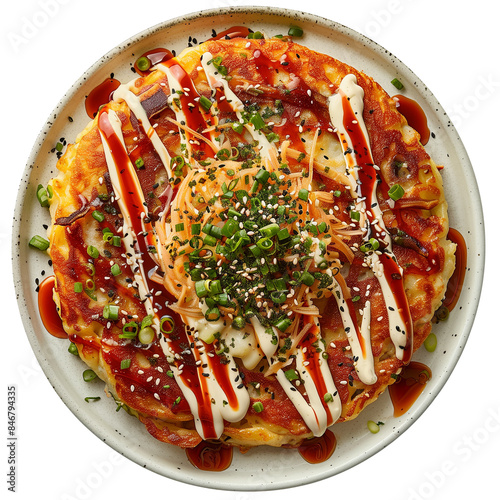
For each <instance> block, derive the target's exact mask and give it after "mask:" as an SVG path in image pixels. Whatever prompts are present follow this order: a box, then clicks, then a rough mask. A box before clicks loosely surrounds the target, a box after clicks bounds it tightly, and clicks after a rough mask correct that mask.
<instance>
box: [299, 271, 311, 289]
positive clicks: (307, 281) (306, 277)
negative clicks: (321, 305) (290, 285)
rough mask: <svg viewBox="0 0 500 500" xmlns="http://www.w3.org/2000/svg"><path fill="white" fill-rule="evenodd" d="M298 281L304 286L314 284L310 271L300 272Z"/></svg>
mask: <svg viewBox="0 0 500 500" xmlns="http://www.w3.org/2000/svg"><path fill="white" fill-rule="evenodd" d="M300 281H301V283H303V284H304V285H306V286H312V285H313V284H314V281H315V279H314V276H313V275H312V274H311V273H310V272H308V271H304V272H303V273H302V276H301V277H300Z"/></svg>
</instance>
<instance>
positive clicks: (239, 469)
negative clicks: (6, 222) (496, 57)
mask: <svg viewBox="0 0 500 500" xmlns="http://www.w3.org/2000/svg"><path fill="white" fill-rule="evenodd" d="M291 24H297V25H300V26H301V27H302V28H303V29H304V37H303V38H302V39H300V40H298V41H299V43H303V44H304V45H306V46H308V47H309V48H311V49H313V50H317V51H320V52H324V53H327V54H329V55H331V56H334V57H336V58H337V59H340V60H342V61H344V62H346V63H348V64H350V65H352V66H354V67H355V68H357V69H359V70H362V71H364V72H365V73H367V74H369V75H371V76H372V77H374V78H375V80H377V81H378V82H379V83H380V84H381V85H382V86H383V87H384V88H385V89H386V90H387V92H389V93H392V94H393V93H396V91H395V89H394V87H393V86H392V85H391V83H390V82H391V80H392V79H393V78H394V77H398V78H399V79H400V80H401V81H403V82H405V84H406V86H405V94H406V95H407V96H408V97H410V98H413V99H415V100H417V101H418V102H419V103H420V105H421V106H422V107H423V109H424V111H425V113H426V114H427V118H428V121H429V125H430V129H431V131H432V132H433V133H434V135H435V138H431V140H430V142H429V144H428V145H427V149H428V151H429V153H430V154H431V156H432V157H433V158H434V160H435V161H436V163H438V164H442V165H444V166H445V168H444V170H443V177H444V181H445V186H446V196H447V199H448V201H449V208H450V223H451V226H452V227H455V228H456V229H458V230H459V231H460V232H461V233H462V235H464V237H465V238H466V241H467V246H468V255H469V259H468V268H469V272H468V273H467V275H466V278H465V283H464V288H463V292H462V295H461V298H460V302H459V304H458V306H457V307H456V309H455V310H454V311H453V314H452V315H451V317H450V318H449V319H448V321H446V322H443V323H441V324H439V325H438V326H437V327H436V328H435V330H434V331H435V333H436V334H437V335H438V338H439V346H438V349H437V350H436V351H435V352H434V353H432V354H431V353H428V352H426V351H425V350H423V349H422V350H421V351H419V352H418V353H417V354H416V355H415V357H414V359H416V360H418V361H422V362H424V363H425V364H427V365H428V366H429V367H430V368H431V370H432V373H433V378H432V380H431V381H430V382H429V383H428V385H427V386H426V389H425V391H424V393H423V394H422V395H421V396H420V398H419V399H418V401H417V402H416V403H415V404H414V405H413V406H412V408H411V409H410V411H408V412H407V413H406V414H405V415H403V416H402V417H400V418H394V417H393V416H392V411H393V409H392V405H391V402H390V398H389V396H388V394H387V393H385V394H384V395H383V396H382V397H381V398H380V399H379V400H378V401H377V402H376V403H375V404H373V405H371V406H369V407H368V408H367V409H366V410H365V411H364V412H363V413H362V414H361V416H360V417H359V418H358V419H356V420H354V421H352V422H347V423H342V424H338V425H336V426H335V427H334V432H335V435H336V436H337V440H338V445H337V449H336V451H335V453H334V454H333V456H332V458H331V459H330V460H328V461H327V462H325V463H322V464H318V465H310V464H308V463H306V462H305V461H304V460H303V459H302V458H301V457H300V455H299V454H298V453H297V452H296V451H294V450H281V449H266V448H256V449H253V450H250V451H249V452H248V453H246V454H245V455H241V454H240V453H238V452H237V451H236V452H235V453H234V459H233V462H232V464H231V466H230V468H229V469H227V470H226V471H224V472H219V473H213V472H203V471H199V470H197V469H195V468H194V467H193V466H192V465H191V464H190V463H189V462H188V460H187V458H186V455H185V453H184V452H183V451H182V450H180V449H178V448H176V447H174V446H169V445H166V444H163V443H160V442H159V441H156V440H155V439H154V438H153V437H151V436H150V435H149V434H148V433H147V431H146V430H145V429H144V427H143V426H142V424H140V423H139V422H138V421H137V420H136V419H134V418H132V417H130V416H129V415H127V414H126V413H125V412H123V411H121V412H118V413H117V412H116V411H115V408H116V407H115V404H114V402H113V401H112V400H109V399H107V398H103V399H102V400H101V401H100V402H98V403H94V404H89V403H86V402H85V401H84V398H85V397H86V396H89V395H91V394H89V392H91V393H92V395H103V394H102V389H103V387H102V386H101V385H99V386H94V387H93V388H92V390H90V388H89V385H88V384H87V383H85V382H84V381H83V380H82V376H81V374H82V371H83V369H84V365H83V363H82V362H81V361H80V360H79V359H78V358H76V357H75V356H72V355H70V354H68V353H67V347H68V343H67V342H65V341H60V340H58V339H55V338H53V337H51V336H50V335H49V334H48V333H47V332H46V331H45V329H44V327H43V325H42V323H41V321H40V319H39V315H38V307H37V292H36V287H37V284H38V283H39V282H40V281H41V280H42V279H43V278H44V277H45V276H47V275H50V274H51V273H52V271H51V268H50V263H49V262H48V260H49V259H48V257H47V256H46V255H45V254H43V253H41V252H38V251H34V250H32V249H29V247H28V241H29V239H30V238H31V236H32V235H34V234H43V232H44V227H43V226H44V224H45V225H47V224H49V217H48V213H47V212H46V211H45V210H41V209H40V207H39V204H38V202H37V199H36V187H37V185H38V184H39V183H42V184H46V183H47V181H48V180H49V179H50V178H51V177H52V176H53V175H54V173H55V171H56V167H55V165H56V155H55V153H54V152H51V151H52V150H53V148H54V146H55V144H56V143H57V142H59V141H60V139H61V138H65V139H66V140H67V141H68V142H71V141H74V139H75V137H76V135H77V134H78V133H79V132H80V131H81V130H82V129H83V128H84V126H85V125H86V123H87V122H88V117H87V116H86V113H85V109H84V100H85V96H86V94H87V93H88V92H89V91H90V90H92V89H93V88H94V87H95V86H96V85H97V84H99V83H100V82H102V81H103V80H104V79H105V78H107V77H108V76H109V75H110V74H111V73H113V74H114V75H115V77H116V78H117V79H119V80H120V81H122V82H126V81H128V80H131V79H132V78H133V77H134V74H133V73H132V72H131V70H130V67H131V65H132V64H133V62H134V60H135V59H136V57H137V56H138V55H140V54H141V53H143V52H145V51H147V50H150V49H152V48H156V47H165V48H168V49H170V50H172V49H174V50H175V51H176V52H177V53H180V51H181V50H182V49H183V48H185V47H186V46H187V45H188V43H189V42H192V43H197V42H201V41H203V40H205V39H207V38H210V37H211V36H212V30H215V31H216V32H220V31H223V30H225V29H227V28H229V27H231V26H236V25H246V26H248V27H250V28H252V29H253V30H260V31H263V32H265V33H266V34H269V35H275V34H279V33H286V32H287V31H288V28H289V26H290V25H291ZM193 39H194V40H193ZM69 117H71V120H70V119H69ZM13 238H14V241H13V271H14V280H15V286H16V291H17V295H18V302H19V308H20V312H21V316H22V318H23V322H24V326H25V329H26V332H27V335H28V338H29V341H30V343H31V345H32V348H33V350H34V352H35V355H36V356H37V358H38V361H39V362H40V365H41V366H42V368H43V370H44V372H45V374H46V375H47V377H48V379H49V380H50V383H51V384H52V385H53V387H54V389H55V390H56V391H57V393H58V394H59V396H60V397H61V398H62V399H63V401H64V402H65V403H66V405H67V406H68V407H69V408H70V409H71V410H72V411H73V413H74V414H75V415H76V416H77V417H78V418H79V419H80V420H81V422H82V423H83V424H85V425H86V426H87V427H88V428H89V429H91V431H92V432H94V433H95V434H96V435H97V436H98V437H99V438H101V439H102V440H103V441H105V442H107V443H108V444H109V445H110V446H112V447H113V448H114V449H115V450H117V451H119V452H120V453H122V454H124V455H125V456H127V457H128V458H130V459H131V460H133V461H135V462H137V463H138V464H139V465H141V466H143V467H147V468H149V469H151V470H153V471H155V472H157V473H159V474H162V475H164V476H167V477H169V478H172V479H177V480H179V481H183V482H186V483H189V484H194V485H199V486H206V487H212V488H220V489H228V490H267V489H276V488H285V487H291V486H297V485H302V484H307V483H310V482H313V481H317V480H320V479H323V478H326V477H329V476H332V475H334V474H338V473H340V472H342V471H344V470H346V469H348V468H350V467H353V466H354V465H356V464H358V463H359V462H361V461H363V460H365V459H366V458H368V457H370V456H371V455H373V454H374V453H376V452H377V451H379V450H381V449H382V448H384V447H385V446H387V445H388V444H389V443H391V442H392V441H393V440H394V439H395V438H396V437H398V436H399V435H401V433H402V432H404V431H405V430H406V429H408V427H409V426H410V425H411V424H412V423H413V422H414V421H415V420H416V419H417V418H418V417H419V416H420V415H421V414H422V412H423V411H424V410H425V409H426V408H427V406H428V405H429V404H430V403H431V401H432V400H433V399H434V398H435V396H436V395H437V394H438V392H439V391H440V390H441V388H442V387H443V385H444V384H445V382H446V380H447V379H448V377H449V375H450V373H451V371H452V370H453V368H454V366H455V364H456V363H457V361H458V359H459V357H460V354H461V352H462V349H463V347H464V345H465V343H466V340H467V337H468V334H469V331H470V329H471V327H472V323H473V320H474V316H475V313H476V309H477V304H478V300H479V295H480V290H481V284H482V276H483V267H484V231H483V219H482V211H481V202H480V198H479V193H478V189H477V185H476V181H475V177H474V173H473V170H472V167H471V165H470V162H469V159H468V157H467V154H466V152H465V150H464V147H463V145H462V143H461V141H460V138H459V137H458V134H457V132H456V130H455V129H454V127H453V125H452V124H451V123H450V121H449V119H448V117H447V115H446V113H445V112H444V110H443V109H442V108H441V106H440V104H439V103H438V102H437V101H436V99H435V98H434V97H433V95H432V94H431V93H430V91H429V90H428V89H427V87H426V86H425V85H424V84H423V83H422V82H421V81H420V80H419V79H418V78H417V77H416V76H415V75H414V74H413V73H412V72H411V71H410V70H409V69H408V68H407V67H406V66H405V65H404V64H403V63H402V62H401V61H399V60H398V59H397V58H396V57H395V56H393V55H392V54H390V53H388V52H387V51H386V50H384V49H383V48H382V47H380V46H378V45H377V44H375V43H374V42H372V41H371V40H369V39H367V38H365V37H364V36H362V35H360V34H358V33H356V32H354V31H352V30H350V29H348V28H346V27H344V26H341V25H339V24H336V23H334V22H332V21H329V20H326V19H323V18H319V17H317V16H313V15H309V14H306V13H303V12H297V11H288V10H283V9H276V8H262V7H258V8H249V7H244V8H227V9H224V10H223V12H222V13H221V12H220V11H218V10H211V11H204V12H200V13H195V14H192V15H189V16H187V17H182V18H178V19H174V20H171V21H167V22H165V23H162V24H160V25H158V26H155V27H153V28H151V29H149V30H146V31H145V32H143V33H140V34H139V35H137V36H134V37H133V38H131V39H130V40H127V41H126V42H124V43H123V44H122V45H120V46H118V47H116V48H115V49H114V50H112V51H111V52H110V53H108V54H106V55H105V56H104V57H102V59H101V60H99V61H98V62H96V63H95V64H94V65H93V66H92V67H91V68H90V69H89V70H88V71H87V72H85V73H84V74H83V76H82V77H81V78H80V80H78V81H77V82H76V83H75V84H74V85H73V87H72V88H71V89H70V90H69V92H68V93H67V94H66V95H65V96H64V97H63V99H62V100H61V102H60V103H59V104H58V105H57V107H56V108H55V110H54V112H53V113H52V114H51V116H50V117H49V120H48V121H47V123H46V125H45V127H44V128H43V130H42V131H41V133H40V135H39V138H38V140H37V143H36V144H35V146H34V148H33V150H32V153H31V156H30V159H29V163H28V165H27V167H26V169H25V172H24V175H23V178H22V182H21V186H20V189H19V195H18V199H17V204H16V208H15V217H14V226H13ZM368 420H374V421H383V422H385V425H384V426H381V430H380V432H379V433H378V434H376V435H373V434H371V433H370V432H369V431H368V430H367V427H366V422H367V421H368Z"/></svg>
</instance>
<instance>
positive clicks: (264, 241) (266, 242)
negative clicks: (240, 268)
mask: <svg viewBox="0 0 500 500" xmlns="http://www.w3.org/2000/svg"><path fill="white" fill-rule="evenodd" d="M257 246H258V247H259V248H260V249H261V250H264V251H265V252H268V251H269V250H271V248H273V246H274V243H273V240H271V239H270V238H261V239H260V240H259V241H257Z"/></svg>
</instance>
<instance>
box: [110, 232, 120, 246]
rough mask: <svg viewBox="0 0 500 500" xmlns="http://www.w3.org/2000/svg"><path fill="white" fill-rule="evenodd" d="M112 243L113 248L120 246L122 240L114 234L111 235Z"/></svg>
mask: <svg viewBox="0 0 500 500" xmlns="http://www.w3.org/2000/svg"><path fill="white" fill-rule="evenodd" d="M112 242H113V246H114V247H121V246H122V239H121V238H120V236H117V235H116V234H115V235H113V238H112Z"/></svg>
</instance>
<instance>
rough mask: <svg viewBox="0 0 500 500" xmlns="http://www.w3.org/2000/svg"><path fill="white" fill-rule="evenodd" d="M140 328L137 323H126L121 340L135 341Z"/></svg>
mask: <svg viewBox="0 0 500 500" xmlns="http://www.w3.org/2000/svg"><path fill="white" fill-rule="evenodd" d="M138 329H139V327H138V326H137V323H136V322H135V321H131V322H130V323H125V324H124V325H123V328H122V333H121V334H120V335H119V337H120V338H121V339H134V338H135V337H136V336H137V330H138Z"/></svg>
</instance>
